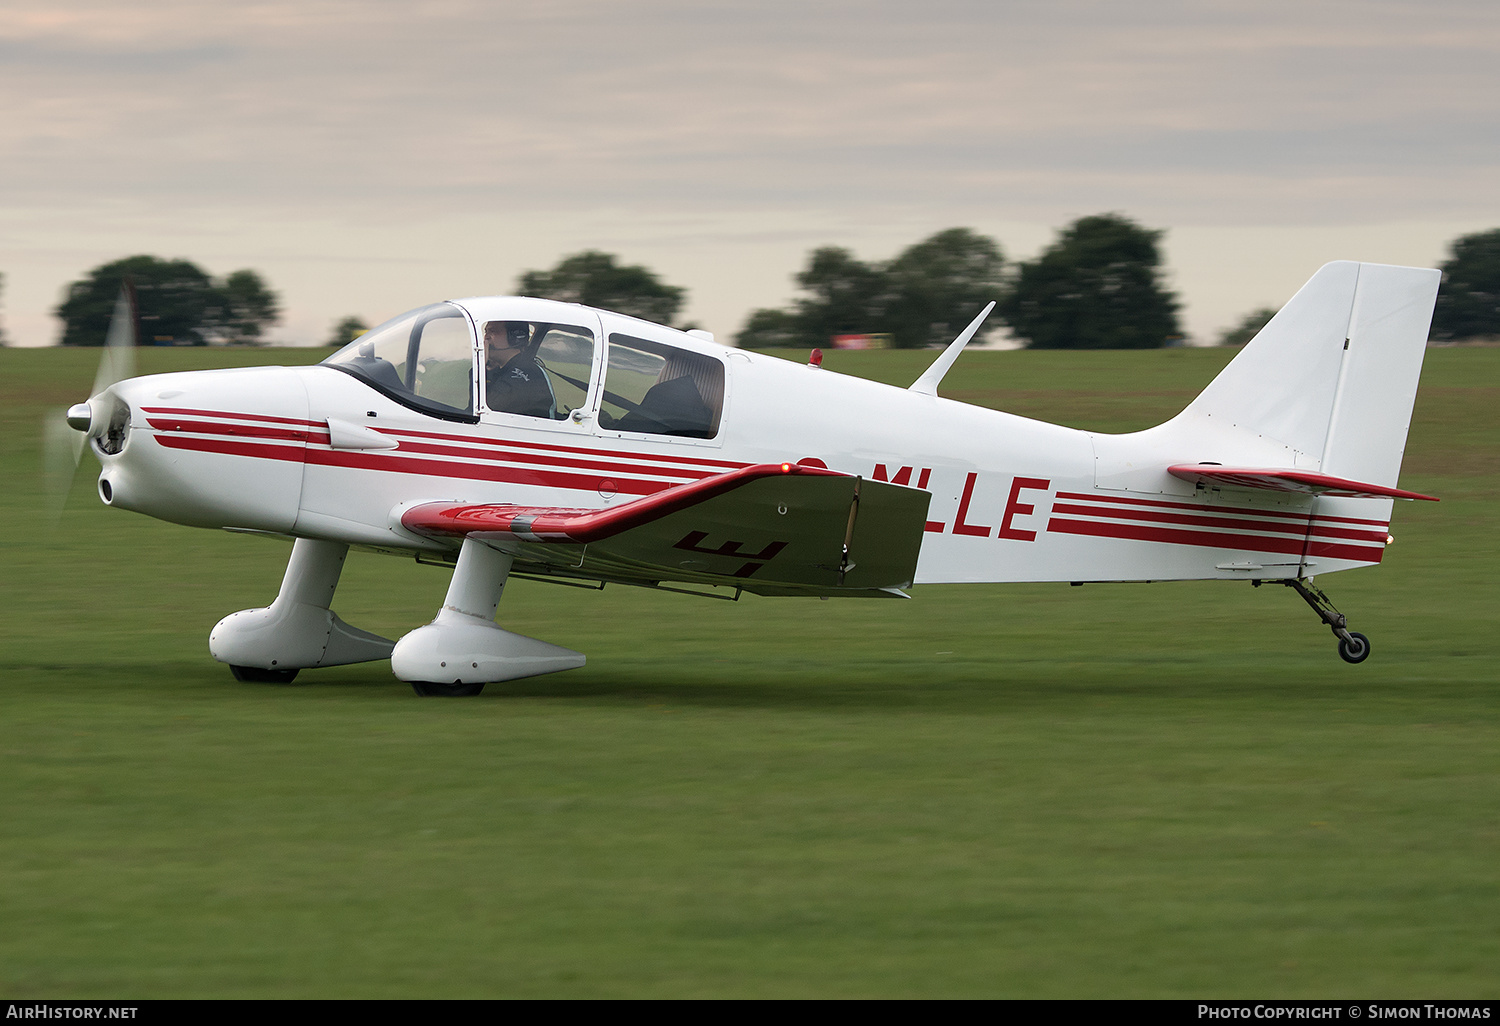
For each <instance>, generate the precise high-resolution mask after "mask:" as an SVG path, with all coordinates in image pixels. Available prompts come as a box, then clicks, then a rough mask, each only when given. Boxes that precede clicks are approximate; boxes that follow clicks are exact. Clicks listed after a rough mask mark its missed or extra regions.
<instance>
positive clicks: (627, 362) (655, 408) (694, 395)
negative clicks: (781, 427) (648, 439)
mask: <svg viewBox="0 0 1500 1026" xmlns="http://www.w3.org/2000/svg"><path fill="white" fill-rule="evenodd" d="M723 410H724V364H723V363H722V362H721V361H719V360H716V359H714V358H713V357H711V356H704V355H703V354H701V353H693V352H689V351H688V350H685V349H678V348H677V347H675V346H669V345H666V344H664V343H661V342H652V341H650V340H649V339H643V338H635V337H633V336H631V335H621V334H612V335H610V336H609V368H608V370H606V371H605V375H604V399H603V402H602V403H601V404H600V408H599V424H600V426H601V427H604V428H608V429H610V430H614V431H639V432H642V433H645V434H653V435H677V436H679V437H683V438H712V437H714V436H715V435H716V434H718V433H719V417H720V415H721V414H722V413H723Z"/></svg>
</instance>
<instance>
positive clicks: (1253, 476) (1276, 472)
mask: <svg viewBox="0 0 1500 1026" xmlns="http://www.w3.org/2000/svg"><path fill="white" fill-rule="evenodd" d="M1167 473H1169V474H1171V475H1172V476H1173V477H1180V478H1182V479H1183V480H1184V481H1192V482H1195V483H1198V482H1203V483H1207V484H1215V485H1231V486H1233V487H1236V488H1261V489H1265V490H1267V491H1273V492H1301V493H1302V494H1304V495H1340V496H1348V497H1351V498H1356V499H1426V500H1428V501H1429V502H1437V501H1438V500H1437V497H1436V496H1433V495H1422V494H1421V493H1420V492H1408V491H1405V490H1403V489H1401V488H1387V487H1385V486H1384V485H1377V484H1367V483H1365V482H1363V481H1350V480H1349V479H1348V478H1343V477H1334V476H1333V475H1331V474H1317V473H1314V472H1312V471H1310V470H1287V469H1285V468H1274V467H1273V468H1266V467H1222V466H1219V465H1218V464H1217V463H1178V464H1176V465H1175V466H1171V467H1168V468H1167Z"/></svg>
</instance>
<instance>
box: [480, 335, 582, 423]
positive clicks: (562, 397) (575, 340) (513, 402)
mask: <svg viewBox="0 0 1500 1026" xmlns="http://www.w3.org/2000/svg"><path fill="white" fill-rule="evenodd" d="M593 372H594V333H593V332H592V331H590V330H589V329H587V328H580V327H576V326H573V325H568V324H534V323H530V322H528V321H486V322H485V325H484V404H485V406H486V408H488V409H491V410H494V411H496V412H497V413H515V414H519V415H521V416H523V417H541V418H544V419H546V420H567V419H568V415H569V414H570V413H572V412H573V411H574V410H576V409H578V408H579V407H580V406H583V405H584V403H586V402H587V401H588V395H589V383H590V382H591V381H592V379H593V378H592V376H593Z"/></svg>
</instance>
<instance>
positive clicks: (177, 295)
mask: <svg viewBox="0 0 1500 1026" xmlns="http://www.w3.org/2000/svg"><path fill="white" fill-rule="evenodd" d="M1163 234H1164V233H1163V232H1162V231H1161V230H1156V229H1148V228H1144V227H1142V226H1141V225H1139V224H1136V223H1135V222H1133V221H1131V220H1130V219H1129V218H1127V217H1125V216H1123V215H1121V214H1097V215H1093V216H1089V217H1082V218H1079V219H1078V220H1076V221H1074V222H1073V223H1072V224H1070V225H1068V226H1067V227H1065V228H1063V229H1062V230H1061V231H1060V232H1059V233H1058V235H1057V238H1056V239H1055V240H1054V241H1053V242H1052V243H1051V244H1050V245H1049V246H1048V247H1047V248H1046V249H1044V250H1043V251H1042V252H1041V253H1039V254H1038V255H1037V256H1036V257H1035V258H1034V259H1032V260H1022V261H1017V262H1015V263H1010V262H1008V261H1007V260H1006V259H1005V256H1004V254H1003V252H1002V251H1001V248H1000V245H999V244H998V243H997V242H995V241H994V240H993V239H990V238H988V237H986V236H984V235H981V234H979V233H977V232H975V231H973V230H971V229H968V228H949V229H946V230H944V231H940V232H937V233H936V234H934V235H932V236H930V237H928V238H926V239H923V240H921V241H920V242H917V243H915V244H913V245H911V246H909V247H907V248H906V249H905V250H903V251H902V252H901V253H899V254H897V255H896V256H895V257H894V258H892V259H890V260H883V261H864V260H861V259H859V258H858V257H857V256H855V254H854V253H852V252H851V251H849V250H848V249H844V248H842V247H838V246H824V247H820V248H818V249H815V250H813V251H812V252H811V253H809V254H808V257H807V263H806V265H805V266H804V267H803V269H802V270H801V271H799V272H797V274H796V275H795V276H794V280H795V281H796V284H797V287H798V290H799V293H800V294H799V295H797V296H795V297H794V298H793V299H792V301H791V302H790V304H788V305H787V306H786V307H782V308H778V309H762V310H756V311H754V312H753V313H751V314H750V316H749V318H748V319H747V321H746V323H745V325H744V327H743V328H742V329H741V330H740V332H739V333H738V334H737V335H736V336H735V342H736V344H737V345H740V346H742V347H745V348H755V349H760V348H772V347H778V346H794V347H799V348H814V347H818V346H824V345H828V344H829V341H830V340H831V339H832V338H833V337H834V336H837V335H872V334H879V335H886V336H888V337H889V338H890V340H891V344H893V345H895V346H897V347H900V348H919V347H923V346H931V345H941V344H943V343H946V342H949V341H951V340H952V339H953V338H954V336H956V335H957V334H958V333H959V332H960V331H961V330H962V329H963V327H964V326H965V325H966V324H968V322H969V321H970V320H972V319H973V317H974V316H975V315H976V314H977V313H978V312H979V311H980V310H981V309H983V307H984V305H985V304H986V303H988V302H990V301H991V300H996V301H997V306H996V311H995V314H994V315H993V316H992V318H991V323H992V325H993V324H997V323H998V324H1004V325H1006V326H1008V327H1009V329H1010V331H1011V333H1012V334H1013V335H1014V336H1015V337H1016V338H1017V339H1018V340H1019V341H1020V342H1021V343H1022V344H1023V345H1025V346H1027V347H1029V348H1033V349H1146V348H1154V347H1157V346H1162V345H1166V344H1169V343H1170V342H1172V341H1173V340H1177V339H1180V338H1181V334H1182V332H1181V325H1180V322H1179V320H1178V312H1179V309H1180V304H1179V302H1178V299H1177V297H1176V295H1175V294H1174V293H1173V292H1172V291H1171V290H1170V289H1168V288H1167V286H1166V284H1165V280H1164V272H1163V268H1162V257H1161V247H1160V242H1161V237H1162V235H1163ZM1442 272H1443V280H1442V286H1441V288H1440V289H1439V291H1438V299H1437V307H1436V309H1435V311H1434V313H1433V320H1432V332H1431V337H1432V338H1433V339H1434V340H1438V341H1462V340H1465V339H1471V338H1493V337H1497V336H1500V228H1496V229H1491V230H1489V231H1484V232H1477V233H1475V234H1472V235H1465V236H1461V237H1460V238H1458V239H1456V240H1454V241H1453V243H1452V244H1451V246H1450V251H1449V259H1448V260H1447V261H1446V262H1444V263H1443V265H1442ZM3 280H4V279H3V278H0V282H3ZM126 282H129V283H131V285H132V287H133V288H134V291H135V295H136V300H137V309H138V312H139V317H140V325H139V332H138V335H139V339H140V342H141V344H143V345H151V344H178V345H183V344H187V345H206V344H210V343H214V344H225V343H228V344H256V343H259V342H260V341H261V340H262V338H263V335H264V332H265V329H266V328H268V327H269V326H270V325H272V324H274V323H276V321H277V320H278V319H279V318H280V302H279V299H278V297H277V296H276V294H275V293H274V292H273V291H271V289H270V288H269V287H268V286H267V284H266V282H265V281H264V279H263V278H262V277H261V276H260V275H259V274H258V273H257V272H255V271H252V270H248V269H246V270H240V271H235V272H233V273H232V274H229V275H227V276H225V277H224V278H214V277H212V276H210V275H209V274H207V273H206V272H204V271H203V270H202V269H201V268H199V267H198V266H196V265H195V264H193V263H191V262H190V261H187V260H163V259H160V258H158V257H153V256H133V257H126V258H125V259H123V260H116V261H113V262H111V263H107V264H103V265H101V266H99V267H96V268H94V269H93V270H92V271H90V272H89V273H88V274H87V275H86V276H85V277H84V278H83V279H82V280H80V281H76V282H73V283H72V284H71V285H69V286H68V288H67V291H66V294H65V296H64V299H63V302H62V303H61V305H59V306H58V307H57V309H56V311H55V313H56V314H57V316H58V317H60V318H61V319H62V321H63V337H62V343H63V344H64V345H82V346H89V345H102V344H103V341H104V336H105V332H106V331H107V328H108V325H109V319H110V316H111V314H112V313H113V311H114V304H115V298H116V297H117V296H118V294H119V292H120V289H121V287H122V286H123V285H124V284H125V283H126ZM515 291H516V292H517V293H519V294H521V295H528V296H537V297H540V298H544V299H557V300H562V301H564V302H570V303H581V304H583V305H585V306H594V307H602V308H604V309H607V310H614V311H617V312H619V313H623V314H628V315H631V316H634V317H640V318H642V319H644V320H649V321H654V322H656V323H660V324H673V323H674V321H675V319H676V317H677V315H678V313H679V312H680V311H681V309H682V307H683V305H684V303H685V302H686V299H687V290H686V289H685V288H682V287H680V286H675V285H669V284H667V283H665V282H663V281H662V280H661V278H660V277H659V276H658V275H657V274H655V273H654V272H653V271H651V270H650V269H648V268H646V267H642V266H638V265H625V264H621V263H620V262H619V261H618V258H616V257H615V256H614V255H612V254H609V253H603V252H600V251H598V250H585V251H584V252H581V253H575V254H573V255H571V256H568V257H565V258H563V259H562V260H561V261H560V262H559V263H558V264H557V265H556V266H555V267H553V268H551V269H550V270H545V271H526V272H524V273H523V274H521V276H520V277H519V278H518V279H517V281H516V286H515ZM1275 313H1276V311H1275V310H1274V309H1272V308H1261V309H1258V310H1254V311H1252V312H1250V313H1248V314H1246V315H1245V317H1244V318H1243V319H1242V320H1241V321H1240V322H1239V323H1238V324H1236V325H1235V326H1233V327H1231V328H1229V329H1227V330H1226V331H1224V332H1223V333H1221V335H1220V337H1219V342H1220V344H1222V345H1243V344H1244V343H1245V342H1248V341H1249V340H1250V339H1251V338H1253V337H1254V335H1255V333H1256V332H1258V331H1259V330H1260V329H1261V328H1262V327H1264V325H1265V323H1266V322H1267V321H1269V320H1270V319H1271V317H1273V316H1274V315H1275ZM678 327H683V328H688V327H691V325H687V324H681V325H678ZM367 328H368V326H367V325H366V324H365V322H364V321H363V320H361V319H360V318H358V317H345V318H343V319H341V320H340V321H339V322H338V323H337V324H335V325H334V328H333V331H332V334H331V336H330V337H329V339H328V344H330V345H344V344H345V343H347V342H349V341H350V340H351V339H353V338H356V337H358V336H359V335H360V334H361V333H363V332H364V331H366V330H367Z"/></svg>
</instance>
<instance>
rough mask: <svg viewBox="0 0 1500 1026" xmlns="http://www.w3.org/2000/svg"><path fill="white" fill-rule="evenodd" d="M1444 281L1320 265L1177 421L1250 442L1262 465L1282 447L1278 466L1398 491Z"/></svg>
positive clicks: (1408, 271)
mask: <svg viewBox="0 0 1500 1026" xmlns="http://www.w3.org/2000/svg"><path fill="white" fill-rule="evenodd" d="M1440 278H1441V273H1440V272H1438V271H1435V270H1430V269H1427V268H1419V267H1391V266H1388V265H1385V264H1360V263H1352V262H1349V261H1339V262H1337V263H1331V264H1327V265H1325V266H1324V267H1322V268H1321V269H1320V270H1319V271H1318V273H1317V274H1315V275H1313V276H1312V278H1311V280H1309V281H1308V283H1307V284H1306V285H1304V286H1302V288H1301V290H1300V291H1298V293H1297V294H1296V295H1295V296H1293V297H1292V299H1291V301H1290V302H1288V303H1287V304H1286V306H1284V307H1282V309H1281V312H1280V313H1278V314H1277V315H1276V316H1275V317H1273V318H1272V319H1271V321H1270V323H1268V324H1267V325H1266V326H1265V327H1264V328H1262V329H1261V331H1260V334H1258V335H1256V336H1255V338H1254V339H1252V340H1251V341H1250V343H1249V344H1248V345H1246V346H1245V348H1244V350H1243V351H1242V352H1241V353H1240V354H1239V355H1238V356H1236V357H1235V358H1234V360H1233V361H1231V362H1230V364H1229V366H1227V367H1225V368H1224V370H1223V371H1222V372H1221V373H1220V374H1219V376H1218V377H1216V378H1215V379H1214V380H1213V381H1212V382H1210V383H1209V386H1208V387H1207V388H1205V389H1204V390H1203V392H1202V393H1201V394H1200V395H1199V396H1198V398H1197V399H1195V400H1193V402H1192V404H1191V405H1190V406H1189V407H1188V408H1187V409H1186V410H1185V411H1183V413H1182V415H1181V416H1180V417H1179V418H1176V420H1177V423H1178V424H1179V425H1183V426H1186V425H1188V424H1193V423H1195V422H1196V423H1197V424H1199V425H1200V426H1206V427H1207V428H1208V431H1207V432H1206V434H1208V435H1210V436H1217V437H1218V438H1220V439H1225V438H1226V436H1229V437H1233V436H1238V437H1241V438H1246V439H1247V440H1248V438H1249V437H1250V436H1254V437H1255V439H1256V442H1257V444H1256V445H1255V448H1256V449H1258V450H1260V452H1261V453H1262V457H1261V458H1262V459H1264V458H1267V457H1270V458H1274V457H1275V455H1276V450H1278V449H1279V450H1281V451H1280V453H1279V454H1280V457H1281V458H1280V459H1276V462H1277V463H1278V464H1279V465H1282V466H1286V467H1291V468H1295V469H1299V470H1301V469H1306V470H1312V471H1316V472H1319V473H1322V474H1328V475H1334V476H1337V477H1340V478H1349V479H1352V480H1355V481H1365V482H1370V483H1373V484H1379V485H1385V486H1388V487H1394V486H1395V484H1396V479H1397V477H1398V475H1399V474H1400V471H1401V457H1402V453H1403V452H1404V450H1405V448H1406V433H1407V428H1408V427H1409V425H1410V423H1411V411H1412V404H1413V402H1414V401H1415V400H1416V394H1417V378H1418V377H1419V375H1420V374H1421V371H1422V356H1423V353H1424V352H1425V350H1426V344H1427V330H1428V327H1429V326H1430V324H1431V321H1432V307H1433V303H1434V301H1435V300H1436V298H1437V287H1438V281H1439V279H1440ZM1205 421H1206V422H1207V423H1206V425H1205V423H1204V422H1205ZM1266 443H1270V444H1269V445H1267V444H1266Z"/></svg>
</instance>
